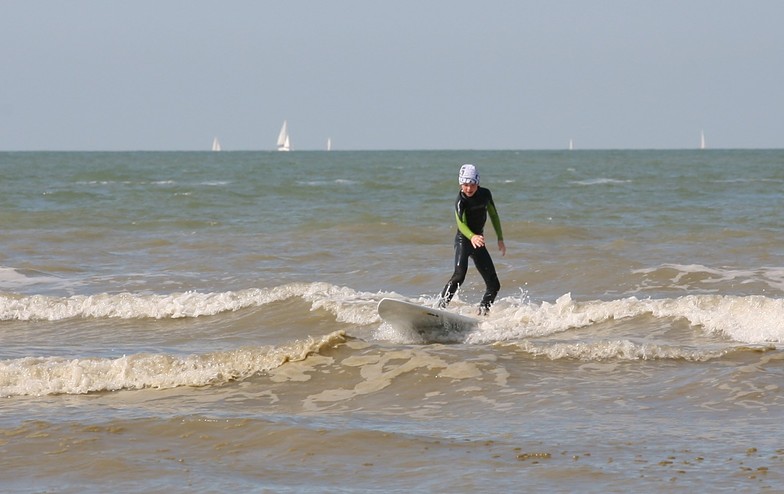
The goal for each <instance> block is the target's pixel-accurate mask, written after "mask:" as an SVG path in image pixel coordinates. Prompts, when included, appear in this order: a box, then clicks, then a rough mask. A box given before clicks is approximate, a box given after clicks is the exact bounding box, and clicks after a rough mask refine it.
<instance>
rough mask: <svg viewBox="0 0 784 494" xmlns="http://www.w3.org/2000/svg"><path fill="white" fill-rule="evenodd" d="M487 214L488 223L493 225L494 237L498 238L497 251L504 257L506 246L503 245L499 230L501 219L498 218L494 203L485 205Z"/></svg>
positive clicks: (501, 231) (501, 232)
mask: <svg viewBox="0 0 784 494" xmlns="http://www.w3.org/2000/svg"><path fill="white" fill-rule="evenodd" d="M487 214H488V215H489V216H490V222H492V223H493V229H494V230H495V235H496V237H498V250H500V251H501V255H502V256H505V255H506V244H505V243H504V232H503V230H501V217H500V216H498V210H497V209H496V208H495V203H494V202H493V201H490V202H489V203H488V204H487Z"/></svg>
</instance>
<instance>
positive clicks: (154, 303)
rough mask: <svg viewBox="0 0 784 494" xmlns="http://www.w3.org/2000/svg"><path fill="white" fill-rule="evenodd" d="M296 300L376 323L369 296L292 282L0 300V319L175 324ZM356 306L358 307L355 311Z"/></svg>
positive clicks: (325, 285)
mask: <svg viewBox="0 0 784 494" xmlns="http://www.w3.org/2000/svg"><path fill="white" fill-rule="evenodd" d="M292 297H301V298H302V299H304V300H306V301H309V302H311V303H312V304H313V309H324V310H328V311H331V312H332V313H334V314H335V315H336V317H337V319H338V320H339V321H341V322H349V323H355V324H369V323H371V322H373V321H375V320H377V318H378V316H377V314H375V311H373V312H370V311H368V310H367V307H368V306H372V307H373V309H375V305H373V304H368V301H369V300H370V301H373V300H377V299H378V296H377V295H375V294H364V293H361V292H357V291H355V290H352V289H350V288H345V287H338V286H335V285H331V284H329V283H292V284H288V285H282V286H278V287H274V288H252V289H247V290H240V291H236V292H234V291H229V292H220V293H200V292H182V293H173V294H168V295H158V294H155V295H143V294H134V293H119V294H106V293H104V294H98V295H74V296H70V297H54V296H44V295H33V296H8V295H0V320H5V321H8V320H19V321H35V320H46V321H59V320H63V319H70V318H79V317H83V318H119V319H141V318H154V319H179V318H186V317H201V316H211V315H216V314H220V313H222V312H230V311H237V310H241V309H245V308H248V307H260V306H263V305H265V304H269V303H272V302H276V301H282V300H287V299H289V298H292ZM358 304H360V305H361V307H360V308H357V305H358Z"/></svg>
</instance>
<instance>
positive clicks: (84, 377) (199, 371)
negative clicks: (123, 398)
mask: <svg viewBox="0 0 784 494" xmlns="http://www.w3.org/2000/svg"><path fill="white" fill-rule="evenodd" d="M345 340H346V335H345V333H344V332H343V331H335V332H333V333H330V334H328V335H326V336H323V337H321V338H312V337H311V338H308V339H306V340H302V341H294V342H291V343H289V344H286V345H282V346H276V347H246V348H238V349H235V350H230V351H222V352H212V353H207V354H202V355H191V356H187V357H175V356H171V355H164V354H136V355H129V356H124V357H121V358H116V359H108V358H77V359H65V358H60V357H45V358H33V357H26V358H21V359H14V360H5V361H0V397H11V396H42V395H52V394H85V393H92V392H100V391H118V390H136V389H144V388H153V389H167V388H174V387H178V386H194V387H196V386H207V385H217V384H224V383H227V382H230V381H238V380H243V379H247V378H249V377H251V376H253V375H255V374H258V373H260V372H266V371H270V370H272V369H275V368H277V367H280V366H281V365H283V364H285V363H286V362H290V361H300V360H304V359H306V358H307V357H308V355H311V354H314V353H318V352H319V351H320V350H321V349H322V348H325V347H329V346H333V345H336V344H339V343H342V342H344V341H345Z"/></svg>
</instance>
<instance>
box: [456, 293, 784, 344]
mask: <svg viewBox="0 0 784 494" xmlns="http://www.w3.org/2000/svg"><path fill="white" fill-rule="evenodd" d="M501 302H502V303H499V304H496V306H494V307H493V313H492V318H491V319H490V320H489V321H487V322H485V323H483V324H482V325H481V326H480V331H478V332H476V333H474V334H471V335H470V336H469V337H468V339H467V341H466V342H467V343H488V342H493V341H506V340H513V339H520V338H533V337H543V336H547V335H552V334H554V333H558V332H562V331H566V330H569V329H574V328H583V327H587V326H590V325H593V324H598V323H602V322H606V321H610V320H620V319H628V318H633V317H639V316H643V315H649V316H652V317H654V318H659V319H685V320H687V321H688V322H689V323H690V324H692V325H694V326H699V327H701V328H702V329H703V331H705V332H707V333H717V334H720V335H723V336H726V337H727V338H729V339H731V340H733V341H736V342H740V343H747V344H765V343H781V342H782V341H784V300H783V299H776V298H770V297H764V296H760V295H754V296H743V297H742V296H728V295H687V296H683V297H678V298H666V299H638V298H636V297H629V298H624V299H618V300H610V301H587V302H578V301H574V300H572V298H571V295H570V294H566V295H563V296H561V297H560V298H558V300H556V301H555V303H552V304H551V303H548V302H542V303H541V304H539V305H537V304H533V303H527V302H520V301H517V300H512V299H503V300H502V301H501Z"/></svg>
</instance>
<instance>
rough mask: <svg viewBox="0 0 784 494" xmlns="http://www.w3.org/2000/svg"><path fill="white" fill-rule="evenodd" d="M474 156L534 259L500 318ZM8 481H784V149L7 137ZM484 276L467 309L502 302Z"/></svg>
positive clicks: (50, 487)
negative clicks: (425, 319)
mask: <svg viewBox="0 0 784 494" xmlns="http://www.w3.org/2000/svg"><path fill="white" fill-rule="evenodd" d="M463 163H474V164H476V165H477V167H478V168H479V171H480V174H481V185H482V186H483V187H487V188H489V189H490V190H491V191H492V193H493V196H494V198H495V201H496V205H497V208H498V210H499V213H500V217H501V222H502V226H503V233H504V240H505V243H506V247H507V249H508V250H507V253H506V255H505V256H502V255H501V253H500V252H499V251H498V249H497V246H496V236H495V233H494V232H493V231H492V227H489V226H488V231H486V232H485V233H486V236H487V238H488V245H489V247H490V251H491V254H492V256H493V259H494V261H495V265H496V268H497V270H498V273H499V277H500V279H501V284H502V289H501V292H500V294H499V297H498V300H497V302H496V304H495V305H494V306H493V308H492V310H491V313H490V315H489V316H488V317H485V318H483V319H482V321H481V323H480V325H479V327H478V328H477V329H475V330H473V331H470V332H467V333H462V334H455V335H452V336H451V337H450V339H449V340H447V341H444V342H440V343H428V342H426V341H422V340H421V338H420V337H419V336H418V335H415V334H406V333H401V332H398V331H396V330H394V329H393V328H391V327H389V326H387V325H386V324H384V323H383V322H382V321H381V320H380V319H379V317H378V315H377V312H376V305H377V303H378V301H379V300H381V299H382V298H383V297H389V296H392V297H397V298H402V299H405V300H409V301H412V302H417V303H423V304H431V303H433V302H434V300H435V298H436V296H437V295H438V293H439V292H440V290H441V288H442V287H443V285H444V283H446V281H447V280H448V278H449V276H450V275H451V271H452V262H453V247H452V243H453V237H454V233H455V230H456V228H455V222H454V213H453V207H454V200H455V198H456V195H457V192H458V185H457V172H458V170H459V167H460V165H462V164H463ZM0 172H1V173H2V180H0V224H2V229H0V245H2V250H1V251H0V407H1V408H0V409H1V410H2V413H1V414H0V487H1V488H2V490H3V491H4V492H105V491H106V490H107V489H109V488H111V489H112V490H114V491H118V492H163V491H167V492H171V491H195V492H373V491H379V492H380V491H383V492H410V491H415V492H521V491H545V490H546V491H553V492H576V491H579V492H608V491H609V492H629V491H647V492H651V491H653V492H656V491H659V492H691V491H693V490H694V489H710V490H712V491H721V490H726V491H733V492H734V491H746V492H748V491H763V492H764V491H769V492H778V491H781V490H784V441H782V434H781V432H780V428H781V423H782V420H784V397H783V396H782V395H783V393H782V378H783V377H784V352H782V339H783V338H784V248H783V247H782V246H783V245H784V216H783V214H782V211H784V151H780V150H699V151H697V150H695V151H660V150H652V151H416V152H406V151H388V152H385V151H373V152H371V151H366V152H347V151H341V152H290V153H270V152H209V153H206V152H205V153H201V152H127V153H124V152H117V153H99V152H94V153H77V152H72V153H59V152H41V153H39V152H22V153H9V152H6V153H0ZM483 291H484V284H483V282H482V280H481V277H480V276H479V275H478V273H477V272H476V270H475V269H474V268H473V266H471V267H470V268H469V272H468V277H467V279H466V283H465V284H464V286H463V287H461V289H460V291H459V292H458V295H457V296H456V298H455V299H454V301H453V303H452V304H451V305H450V309H451V310H454V311H457V312H460V313H464V314H472V313H473V312H474V311H475V309H476V306H477V304H478V302H479V300H480V299H481V295H482V293H483Z"/></svg>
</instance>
